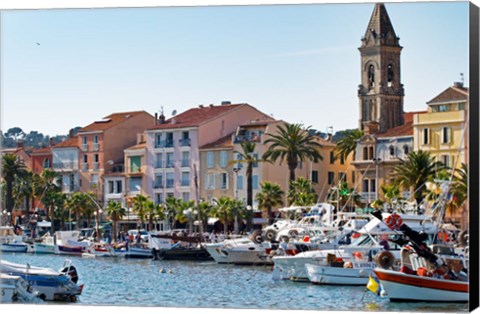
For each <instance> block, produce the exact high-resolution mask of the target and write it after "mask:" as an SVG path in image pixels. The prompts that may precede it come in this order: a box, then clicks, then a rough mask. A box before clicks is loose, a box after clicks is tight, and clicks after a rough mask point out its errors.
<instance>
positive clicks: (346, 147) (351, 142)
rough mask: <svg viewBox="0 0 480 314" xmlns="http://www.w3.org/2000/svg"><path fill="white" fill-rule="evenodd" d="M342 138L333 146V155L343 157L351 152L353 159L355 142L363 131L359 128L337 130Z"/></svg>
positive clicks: (345, 157)
mask: <svg viewBox="0 0 480 314" xmlns="http://www.w3.org/2000/svg"><path fill="white" fill-rule="evenodd" d="M339 133H340V136H342V138H341V139H340V140H339V141H338V142H337V145H336V146H335V150H334V152H335V157H336V158H342V157H343V158H344V159H347V157H348V156H349V155H350V154H351V153H353V159H354V160H355V150H356V148H357V142H358V140H359V139H361V138H362V136H363V131H361V130H359V129H353V130H345V131H341V132H339Z"/></svg>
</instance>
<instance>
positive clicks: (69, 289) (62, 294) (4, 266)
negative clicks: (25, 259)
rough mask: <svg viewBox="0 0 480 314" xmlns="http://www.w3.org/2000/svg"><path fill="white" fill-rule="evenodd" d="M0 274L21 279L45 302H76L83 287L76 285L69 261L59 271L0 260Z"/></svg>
mask: <svg viewBox="0 0 480 314" xmlns="http://www.w3.org/2000/svg"><path fill="white" fill-rule="evenodd" d="M0 272H1V273H2V274H6V275H9V276H18V277H21V278H22V279H23V280H25V281H26V282H28V283H29V284H30V285H31V287H32V288H33V289H34V290H37V291H38V292H39V297H40V298H42V299H43V300H46V301H72V302H73V301H76V300H77V296H78V295H80V294H81V293H82V289H83V285H77V282H78V274H77V271H76V269H75V267H74V266H73V265H71V261H69V260H66V261H65V263H64V265H63V267H62V268H61V270H60V271H55V270H53V269H50V268H44V267H35V266H31V265H29V264H26V265H23V264H16V263H11V262H7V261H5V260H0Z"/></svg>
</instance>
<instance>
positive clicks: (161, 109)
mask: <svg viewBox="0 0 480 314" xmlns="http://www.w3.org/2000/svg"><path fill="white" fill-rule="evenodd" d="M160 114H161V115H163V106H161V107H160Z"/></svg>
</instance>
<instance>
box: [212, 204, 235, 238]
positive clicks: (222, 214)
mask: <svg viewBox="0 0 480 314" xmlns="http://www.w3.org/2000/svg"><path fill="white" fill-rule="evenodd" d="M234 201H235V200H233V199H232V198H230V197H228V196H222V197H220V198H219V199H214V201H213V202H214V203H215V205H214V207H213V212H212V213H213V215H214V217H217V218H218V219H219V220H220V221H221V222H222V224H223V231H224V233H225V234H227V232H228V223H229V222H230V221H232V218H233V212H232V208H233V206H234V204H233V202H234Z"/></svg>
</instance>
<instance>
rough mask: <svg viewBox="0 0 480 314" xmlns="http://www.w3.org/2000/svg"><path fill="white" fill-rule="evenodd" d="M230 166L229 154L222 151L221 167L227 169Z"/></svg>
mask: <svg viewBox="0 0 480 314" xmlns="http://www.w3.org/2000/svg"><path fill="white" fill-rule="evenodd" d="M227 164H228V153H227V151H226V150H222V151H220V167H226V166H227Z"/></svg>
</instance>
